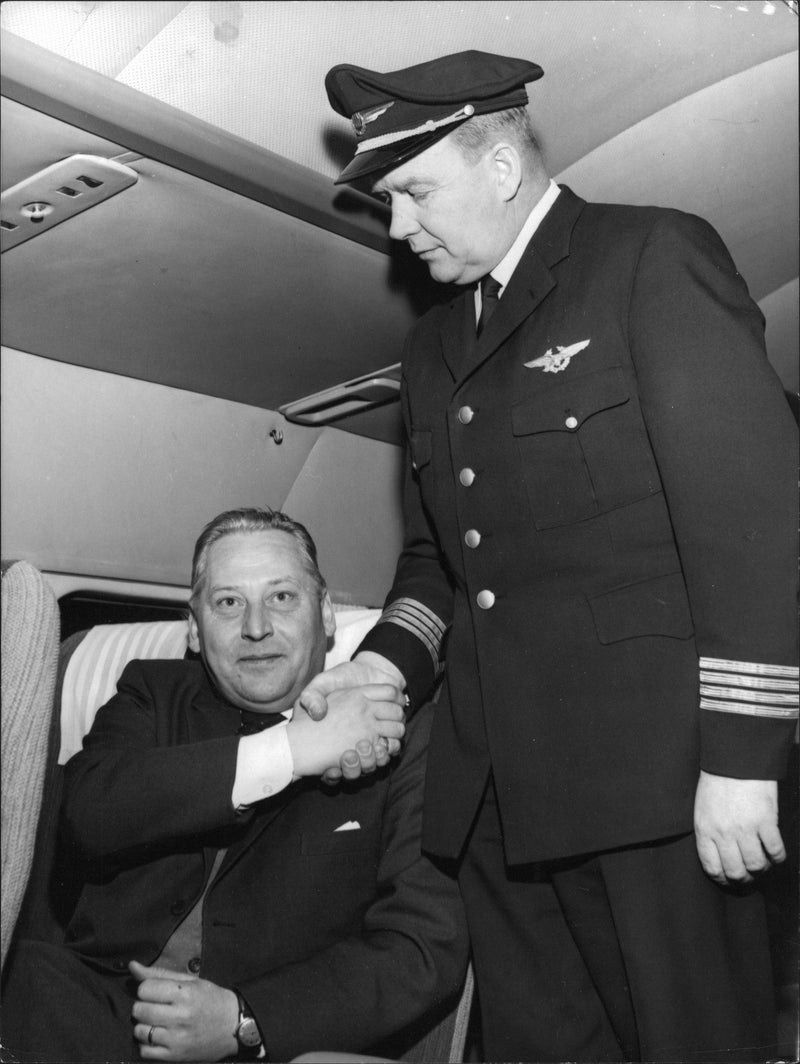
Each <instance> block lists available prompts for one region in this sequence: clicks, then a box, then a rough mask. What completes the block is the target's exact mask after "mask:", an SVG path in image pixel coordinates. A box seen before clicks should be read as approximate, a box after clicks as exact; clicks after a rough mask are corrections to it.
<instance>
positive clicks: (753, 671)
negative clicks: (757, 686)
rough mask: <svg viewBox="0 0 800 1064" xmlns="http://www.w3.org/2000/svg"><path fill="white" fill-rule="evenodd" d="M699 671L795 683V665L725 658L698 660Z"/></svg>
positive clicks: (796, 671) (796, 672)
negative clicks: (711, 670)
mask: <svg viewBox="0 0 800 1064" xmlns="http://www.w3.org/2000/svg"><path fill="white" fill-rule="evenodd" d="M700 668H701V669H713V670H714V671H715V672H738V673H740V674H742V675H743V674H745V673H749V674H750V675H753V676H775V677H778V676H785V677H786V678H787V679H789V680H794V681H795V683H796V682H797V675H798V670H797V666H796V665H767V664H765V663H764V662H763V661H727V660H726V659H725V658H700Z"/></svg>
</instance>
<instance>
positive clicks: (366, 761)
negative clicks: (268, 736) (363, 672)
mask: <svg viewBox="0 0 800 1064" xmlns="http://www.w3.org/2000/svg"><path fill="white" fill-rule="evenodd" d="M328 708H329V709H330V712H329V713H326V715H325V716H324V717H323V718H322V720H318V721H317V720H313V719H312V718H311V717H310V716H309V715H308V714H307V713H305V712H304V711H303V710H302V708H296V709H295V711H294V715H293V717H292V719H291V720H290V721H289V723H288V724H287V726H286V734H287V736H288V738H289V746H290V748H291V751H292V760H293V762H294V771H295V774H296V775H298V776H319V775H321V774H322V773H323V772H325V770H326V769H329V768H330V766H332V765H336V764H337V763H338V762H339V760H340V758H341V759H345V760H347V759H351V756H350V751H356V753H355V760H356V761H357V762H358V771H356V772H355V775H356V776H358V775H360V773H361V772H362V771H365V772H372V771H374V769H375V768H376V767H377V766H379V765H384V764H386V762H387V761H388V760H389V752H388V747H387V743H388V742H394V743H396V744H397V746H398V749H399V745H400V740H401V739H402V738H403V734H404V733H405V725H404V723H403V720H404V716H405V715H404V713H403V696H402V694H401V693H400V691H399V690H398V689H397V688H396V687H394V686H393V685H391V684H385V683H384V684H367V685H365V686H363V687H357V688H355V689H342V690H334V691H331V692H330V694H329V695H328Z"/></svg>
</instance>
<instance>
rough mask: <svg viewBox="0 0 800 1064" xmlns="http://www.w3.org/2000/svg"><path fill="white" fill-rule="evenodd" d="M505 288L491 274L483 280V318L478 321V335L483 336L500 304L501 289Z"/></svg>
mask: <svg viewBox="0 0 800 1064" xmlns="http://www.w3.org/2000/svg"><path fill="white" fill-rule="evenodd" d="M502 287H503V286H502V285H501V284H500V282H499V281H496V280H495V279H494V277H492V275H491V274H490V273H487V274H486V276H485V277H483V278H481V316H480V318H479V319H478V327H477V330H476V332H477V334H478V336H480V335H481V333H482V332H483V330H484V329H485V328H486V323H487V322H488V320H489V318H491V316H492V314H494V312H495V310H496V308H497V304H498V303H499V302H500V295H499V293H500V289H501V288H502Z"/></svg>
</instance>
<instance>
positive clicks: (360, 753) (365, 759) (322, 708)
mask: <svg viewBox="0 0 800 1064" xmlns="http://www.w3.org/2000/svg"><path fill="white" fill-rule="evenodd" d="M386 683H389V684H393V685H394V686H395V687H397V688H398V689H399V690H401V691H402V690H403V689H404V688H405V680H404V678H403V675H402V673H401V672H400V670H399V669H398V668H396V667H395V666H394V665H393V664H392V662H391V661H389V659H388V658H384V657H383V655H381V654H375V653H373V652H372V651H370V650H362V651H361V653H360V654H356V656H355V658H354V659H353V660H352V661H344V662H342V663H341V664H340V665H335V666H334V667H333V668H332V669H328V670H327V672H321V673H319V674H318V675H317V676H315V677H314V679H313V680H311V681H310V683H308V684H307V685H306V686H305V687H304V688H303V690H302V691H301V692H300V696H299V698H298V699H297V702H296V703H295V710H297V709H298V708H301V709H304V710H305V711H306V713H308V715H309V716H310V717H311V718H312V719H313V720H323V719H324V717H325V715H326V713H327V712H328V699H329V697H330V695H332V694H333V692H334V691H341V690H344V689H346V688H359V687H364V686H365V685H367V684H386ZM399 753H400V740H399V739H396V738H394V737H391V736H387V735H384V736H383V737H382V738H381V739H380V740H378V741H377V742H376V743H375V744H373V746H372V749H370V748H369V747H368V746H367V744H366V742H362V743H361V744H356V746H355V747H353V748H352V749H350V750H346V751H345V752H344V753H343V754H342V756H341V757H340V758H339V767H338V768H333V767H329V768H328V769H327V770H326V771H325V773H324V774H323V777H322V778H323V780H324V781H325V782H326V783H337V782H338V781H339V780H340V779H341V778H342V777H343V776H344V778H345V779H348V780H354V779H358V777H359V776H360V775H361V774H362V773H366V772H372V771H373V770H374V769H375V767H376V766H381V765H385V764H386V763H387V761H388V760H389V758H390V757H394V756H395V755H396V754H399Z"/></svg>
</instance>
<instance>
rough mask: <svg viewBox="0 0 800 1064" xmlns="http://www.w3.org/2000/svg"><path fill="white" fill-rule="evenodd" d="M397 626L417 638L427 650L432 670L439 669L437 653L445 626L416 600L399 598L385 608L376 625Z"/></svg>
mask: <svg viewBox="0 0 800 1064" xmlns="http://www.w3.org/2000/svg"><path fill="white" fill-rule="evenodd" d="M387 622H388V623H390V624H398V625H400V627H401V628H405V629H406V630H407V631H409V632H411V633H412V634H413V635H415V636H416V637H417V639H419V640H420V641H421V642H422V643H423V644H424V645H425V647H426V648H427V650H428V653H429V654H430V656H431V658H432V659H433V667H434V669H438V667H439V652H440V650H441V647H442V639H443V638H444V633H445V631H446V625H445V624H444V622H443V621H442V620H441V618H439V617H437V616H436V614H435V613H434V612H433V611H432V610H429V609H428V607H427V606H425V605H423V603H421V602H418V601H417V599H412V598H399V599H395V601H394V602H393V603H392V604H391V605H390V606H387V607H386V609H385V610H384V611H383V613H382V614H381V616H380V619H379V621H378V624H385V623H387Z"/></svg>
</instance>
